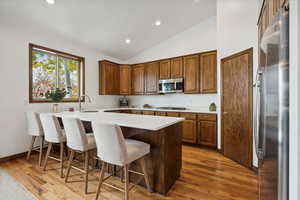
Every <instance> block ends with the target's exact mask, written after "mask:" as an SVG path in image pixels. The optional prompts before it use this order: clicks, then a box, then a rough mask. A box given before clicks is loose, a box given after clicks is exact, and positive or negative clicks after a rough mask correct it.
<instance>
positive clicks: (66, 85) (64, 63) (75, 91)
mask: <svg viewBox="0 0 300 200" xmlns="http://www.w3.org/2000/svg"><path fill="white" fill-rule="evenodd" d="M29 55H30V56H29V59H30V60H29V69H30V70H29V71H30V72H29V73H30V80H29V81H30V82H29V86H30V87H29V90H30V91H29V102H30V103H40V102H50V100H48V99H46V97H45V94H46V92H47V91H49V90H51V89H54V88H59V89H65V90H66V91H67V95H66V97H65V98H64V100H63V101H64V102H75V101H78V98H79V96H80V95H81V94H84V82H83V80H84V58H82V57H79V56H74V55H71V54H68V53H63V52H60V51H56V50H53V49H49V48H45V47H41V46H38V45H34V44H29Z"/></svg>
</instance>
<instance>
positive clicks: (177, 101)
mask: <svg viewBox="0 0 300 200" xmlns="http://www.w3.org/2000/svg"><path fill="white" fill-rule="evenodd" d="M128 99H129V101H130V105H131V106H136V107H142V106H143V105H144V104H150V105H152V106H173V107H187V108H203V109H208V107H209V105H210V104H211V103H213V102H214V103H215V104H216V105H217V110H218V109H219V105H218V101H217V100H218V95H217V94H190V95H189V94H165V95H149V96H129V97H128Z"/></svg>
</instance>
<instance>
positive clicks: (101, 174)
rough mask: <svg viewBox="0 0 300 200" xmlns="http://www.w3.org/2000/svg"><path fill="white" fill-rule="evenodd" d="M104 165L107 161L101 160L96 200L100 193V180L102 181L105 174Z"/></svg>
mask: <svg viewBox="0 0 300 200" xmlns="http://www.w3.org/2000/svg"><path fill="white" fill-rule="evenodd" d="M106 165H107V163H106V162H104V161H103V164H102V169H101V172H100V177H99V183H98V188H97V192H96V200H98V198H99V195H100V191H101V185H102V182H103V177H104V174H105V168H106Z"/></svg>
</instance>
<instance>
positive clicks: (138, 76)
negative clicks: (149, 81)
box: [131, 64, 145, 94]
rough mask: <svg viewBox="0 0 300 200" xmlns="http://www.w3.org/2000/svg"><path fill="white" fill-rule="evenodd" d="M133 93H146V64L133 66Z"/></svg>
mask: <svg viewBox="0 0 300 200" xmlns="http://www.w3.org/2000/svg"><path fill="white" fill-rule="evenodd" d="M131 70H132V73H131V78H132V84H131V86H132V94H144V80H145V74H144V64H138V65H133V66H132V69H131Z"/></svg>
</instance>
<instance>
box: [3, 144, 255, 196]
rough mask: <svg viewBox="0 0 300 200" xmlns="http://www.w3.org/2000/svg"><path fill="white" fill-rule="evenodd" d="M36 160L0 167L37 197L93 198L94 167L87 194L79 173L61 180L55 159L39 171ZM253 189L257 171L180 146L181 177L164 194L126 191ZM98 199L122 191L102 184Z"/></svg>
mask: <svg viewBox="0 0 300 200" xmlns="http://www.w3.org/2000/svg"><path fill="white" fill-rule="evenodd" d="M37 160H38V155H37V154H36V155H34V156H32V159H30V160H29V161H26V159H25V158H19V159H16V160H13V161H7V162H4V163H1V164H0V167H1V168H3V169H5V170H6V171H7V172H8V173H9V174H11V175H12V176H13V177H14V178H15V179H16V180H17V181H19V182H20V183H21V184H23V185H24V186H25V187H26V188H27V189H28V190H29V191H30V192H32V193H33V194H34V195H35V196H36V197H37V198H38V199H45V200H46V199H47V200H57V199H65V200H68V199H70V200H77V199H78V200H80V199H94V198H95V191H96V186H97V183H98V181H97V180H96V178H97V177H98V175H99V172H98V171H93V172H91V174H92V175H91V176H90V182H89V189H88V191H89V192H90V194H88V195H85V194H84V189H83V188H84V181H83V180H84V177H83V174H81V173H80V172H78V171H75V170H71V173H70V181H71V183H64V179H61V178H60V177H59V163H57V162H56V161H52V160H50V161H49V164H48V166H49V170H47V171H46V172H43V171H42V170H41V169H40V168H39V167H38V162H37ZM66 164H67V163H66ZM112 181H113V183H115V184H118V183H119V179H117V178H115V180H112ZM257 193H258V192H257V175H256V174H255V173H254V172H253V171H251V170H249V169H247V168H245V167H242V166H240V165H238V164H237V163H235V162H233V161H231V160H230V159H227V158H225V157H224V156H222V155H221V154H219V153H217V152H215V151H212V150H208V149H200V148H196V147H190V146H183V165H182V171H181V177H180V179H179V180H178V181H177V182H176V183H175V185H174V186H173V187H172V189H171V190H170V192H169V193H168V195H167V196H166V197H164V196H161V195H159V194H154V193H152V194H150V193H148V192H147V190H146V189H144V188H141V187H134V188H133V189H132V190H131V191H130V196H129V197H130V199H132V200H134V199H138V200H150V199H155V200H164V199H165V200H173V199H176V200H179V199H189V200H256V199H257ZM99 199H100V198H99ZM101 199H105V200H108V199H109V200H120V199H123V194H122V193H121V192H119V191H116V190H114V189H111V188H108V187H106V186H103V189H102V190H101Z"/></svg>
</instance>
